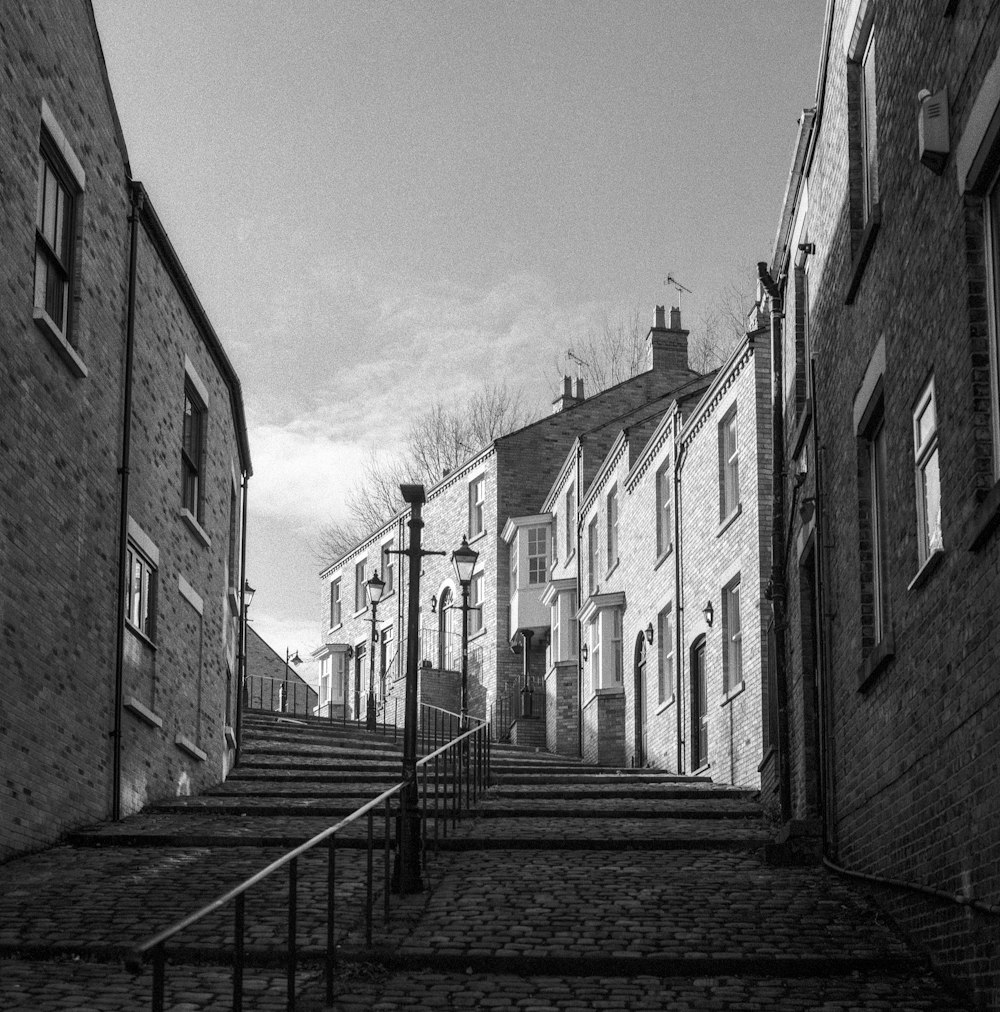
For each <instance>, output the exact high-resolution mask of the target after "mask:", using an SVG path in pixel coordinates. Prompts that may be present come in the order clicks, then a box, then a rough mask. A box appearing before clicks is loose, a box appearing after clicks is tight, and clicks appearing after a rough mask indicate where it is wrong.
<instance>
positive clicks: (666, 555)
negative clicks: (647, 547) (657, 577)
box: [653, 545, 674, 573]
mask: <svg viewBox="0 0 1000 1012" xmlns="http://www.w3.org/2000/svg"><path fill="white" fill-rule="evenodd" d="M673 554H674V546H673V545H670V546H669V547H668V548H667V550H666V551H665V552H664V553H663V554H662V555H661V556H660V557H659V558H658V559H657V560H656V563H655V564H654V566H653V572H654V573H655V572H656V571H657V570H658V569H659V568H660V566H662V565H663V563H664V562H666V561H667V559H669V558H670V556H671V555H673Z"/></svg>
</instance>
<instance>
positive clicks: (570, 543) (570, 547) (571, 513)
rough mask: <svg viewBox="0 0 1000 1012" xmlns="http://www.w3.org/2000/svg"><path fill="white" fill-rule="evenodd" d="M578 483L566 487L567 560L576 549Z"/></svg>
mask: <svg viewBox="0 0 1000 1012" xmlns="http://www.w3.org/2000/svg"><path fill="white" fill-rule="evenodd" d="M575 533H576V485H570V487H569V488H568V489H566V561H567V562H569V560H570V559H571V558H572V557H573V552H574V551H575V550H576V544H575V538H574V535H575Z"/></svg>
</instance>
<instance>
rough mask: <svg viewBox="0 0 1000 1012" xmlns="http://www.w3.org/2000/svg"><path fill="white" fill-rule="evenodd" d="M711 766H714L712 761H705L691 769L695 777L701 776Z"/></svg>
mask: <svg viewBox="0 0 1000 1012" xmlns="http://www.w3.org/2000/svg"><path fill="white" fill-rule="evenodd" d="M711 768H712V764H711V763H703V764H702V765H701V766H699V767H698V768H697V769H693V770H691V776H693V777H698V776H701V774H702V773H707V772H708V771H709V770H710V769H711Z"/></svg>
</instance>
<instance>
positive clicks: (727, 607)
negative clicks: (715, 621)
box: [722, 576, 743, 694]
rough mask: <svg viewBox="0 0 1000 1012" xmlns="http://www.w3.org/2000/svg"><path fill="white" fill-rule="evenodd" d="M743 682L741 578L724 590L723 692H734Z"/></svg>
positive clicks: (732, 581)
mask: <svg viewBox="0 0 1000 1012" xmlns="http://www.w3.org/2000/svg"><path fill="white" fill-rule="evenodd" d="M742 680H743V629H742V626H741V624H740V578H739V577H738V576H737V577H736V578H735V579H734V580H731V581H730V582H729V583H728V584H726V586H725V587H723V589H722V691H723V693H724V694H726V693H729V692H732V690H733V689H735V688H736V687H737V686H738V685H739V683H740V682H741V681H742Z"/></svg>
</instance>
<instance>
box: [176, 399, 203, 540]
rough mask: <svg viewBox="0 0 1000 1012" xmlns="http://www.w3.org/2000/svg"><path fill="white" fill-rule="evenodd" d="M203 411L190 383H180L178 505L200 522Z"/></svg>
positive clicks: (201, 510) (201, 517) (201, 520)
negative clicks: (181, 420) (181, 417)
mask: <svg viewBox="0 0 1000 1012" xmlns="http://www.w3.org/2000/svg"><path fill="white" fill-rule="evenodd" d="M206 414H207V412H206V410H205V405H204V404H203V403H202V401H201V399H200V398H199V397H198V394H197V393H196V392H195V390H194V387H193V385H192V384H191V383H185V385H184V435H183V441H182V444H181V470H182V481H183V489H182V505H183V507H184V509H186V510H187V511H188V512H189V513H190V514H191V516H193V517H194V518H195V520H197V521H198V523H199V524H200V523H202V522H203V521H204V514H205V496H204V468H205V416H206Z"/></svg>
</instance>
